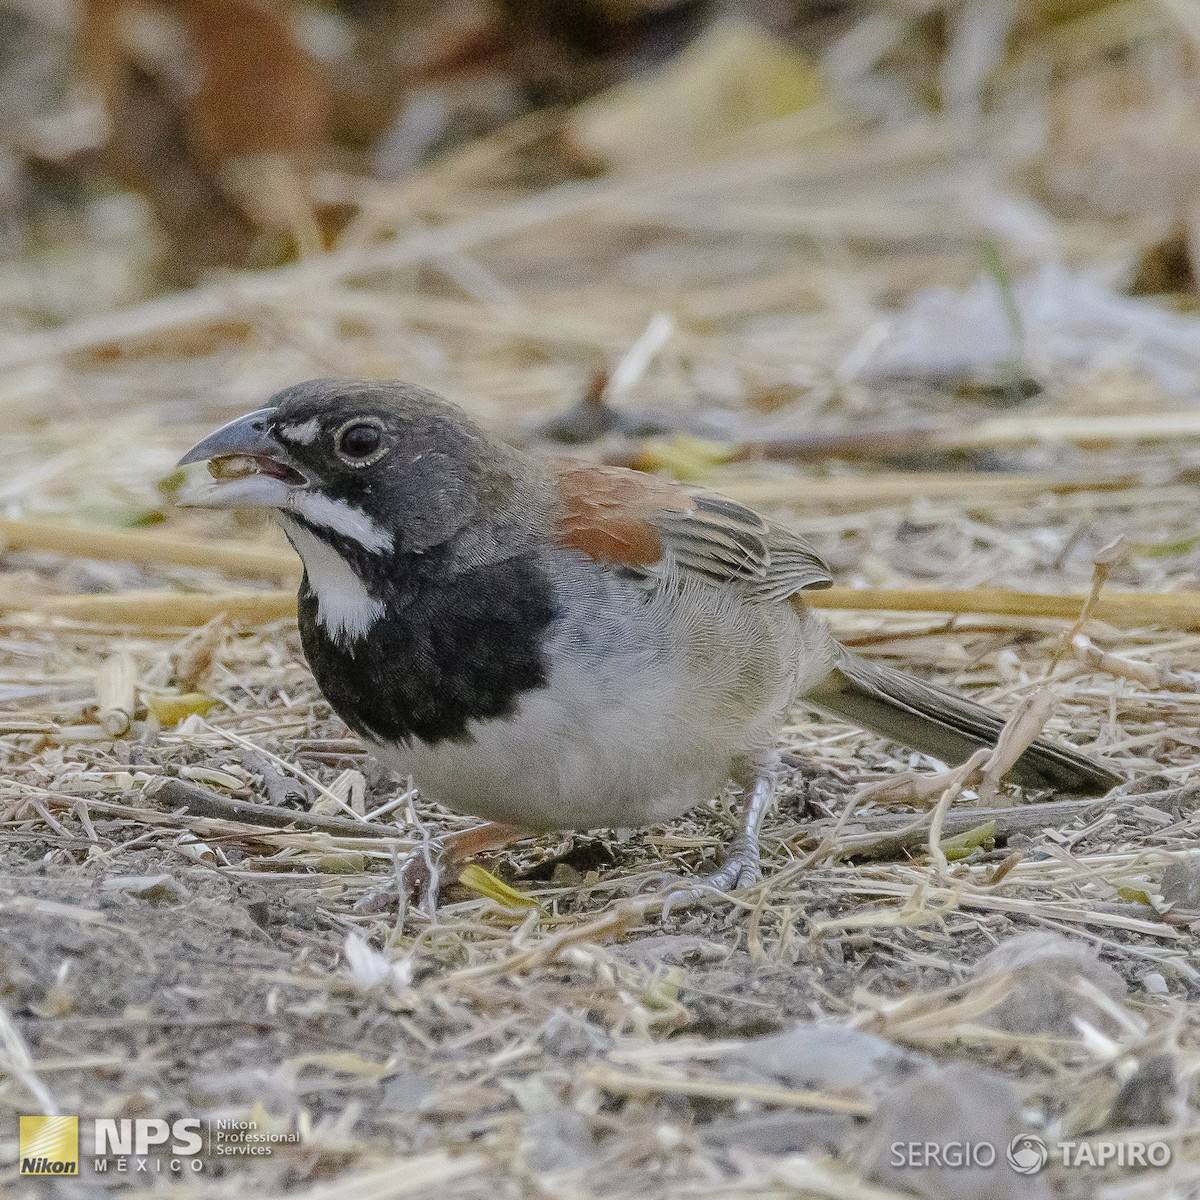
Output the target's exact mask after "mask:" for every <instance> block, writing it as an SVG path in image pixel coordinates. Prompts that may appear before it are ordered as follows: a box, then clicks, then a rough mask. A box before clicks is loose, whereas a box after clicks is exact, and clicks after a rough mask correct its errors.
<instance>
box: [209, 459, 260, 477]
mask: <svg viewBox="0 0 1200 1200" xmlns="http://www.w3.org/2000/svg"><path fill="white" fill-rule="evenodd" d="M208 473H209V474H210V475H211V476H212V477H213V478H214V479H245V478H246V476H247V475H257V474H258V473H259V465H258V459H257V458H254V457H253V456H252V455H249V454H229V455H226V456H224V457H223V458H210V459H209V460H208Z"/></svg>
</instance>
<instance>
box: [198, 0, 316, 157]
mask: <svg viewBox="0 0 1200 1200" xmlns="http://www.w3.org/2000/svg"><path fill="white" fill-rule="evenodd" d="M183 21H184V27H185V29H186V30H187V34H188V38H189V41H190V42H191V45H192V49H193V51H194V53H195V55H196V67H197V68H198V70H199V75H200V78H199V86H198V87H197V89H196V92H195V94H194V95H193V96H191V97H190V99H189V101H188V105H187V116H188V140H189V144H190V145H191V147H192V150H193V151H194V153H195V155H196V157H197V158H198V159H200V160H201V161H203V162H205V163H207V164H208V165H209V166H210V167H214V168H215V167H219V166H221V165H222V164H224V163H227V162H228V161H229V160H230V159H236V158H243V157H246V156H250V155H282V156H284V157H287V158H301V157H304V156H308V155H312V154H315V153H316V152H317V151H318V150H319V149H320V148H321V146H322V145H323V143H324V141H325V129H326V120H327V115H328V108H329V96H328V89H327V86H326V83H325V79H324V76H323V74H322V72H321V69H320V67H319V66H318V64H317V63H316V62H315V61H314V60H313V58H312V57H311V55H309V53H308V51H307V50H305V49H304V48H303V47H302V46H301V45H300V43H299V42H298V41H297V40H296V38H295V36H294V35H293V33H292V31H291V29H290V28H289V26H288V23H287V21H286V20H285V19H284V17H283V16H282V14H281V13H279V12H277V11H275V10H273V9H271V8H269V7H267V6H266V5H265V4H259V3H255V0H190V2H189V3H188V4H187V5H186V7H185V8H184V10H183Z"/></svg>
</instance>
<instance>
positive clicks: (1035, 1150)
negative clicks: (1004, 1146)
mask: <svg viewBox="0 0 1200 1200" xmlns="http://www.w3.org/2000/svg"><path fill="white" fill-rule="evenodd" d="M1005 1157H1006V1158H1007V1159H1008V1165H1009V1166H1010V1167H1012V1169H1013V1170H1014V1171H1016V1173H1017V1174H1018V1175H1036V1174H1037V1173H1038V1172H1039V1171H1040V1170H1041V1169H1042V1168H1043V1167H1044V1166H1045V1165H1046V1161H1047V1160H1048V1159H1049V1157H1050V1151H1049V1150H1047V1149H1046V1143H1045V1142H1043V1141H1042V1139H1041V1138H1040V1137H1038V1136H1037V1134H1036V1133H1018V1134H1017V1136H1016V1137H1015V1138H1013V1140H1012V1141H1011V1142H1009V1143H1008V1150H1007V1151H1006V1152H1005Z"/></svg>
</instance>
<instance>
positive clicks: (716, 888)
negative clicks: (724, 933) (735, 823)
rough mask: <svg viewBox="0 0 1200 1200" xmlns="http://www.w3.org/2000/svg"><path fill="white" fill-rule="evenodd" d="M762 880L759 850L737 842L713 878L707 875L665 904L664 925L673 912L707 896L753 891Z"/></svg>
mask: <svg viewBox="0 0 1200 1200" xmlns="http://www.w3.org/2000/svg"><path fill="white" fill-rule="evenodd" d="M761 878H762V866H761V864H760V862H759V853H758V847H757V846H755V845H752V844H750V843H749V842H748V841H746V840H744V839H742V838H738V839H737V840H736V841H734V842H733V844H732V845H731V846H730V847H729V851H728V853H727V854H726V855H725V860H724V862H722V863H721V866H720V867H719V868H718V869H717V870H716V871H714V872H713V873H712V874H711V875H704V876H702V877H701V878H700V879H698V880H696V882H695V883H694V884H692V885H691V886H690V887H685V888H679V889H677V890H676V891H673V892H671V893H670V894H669V895H668V896H667V898H666V899H665V900H664V901H663V907H662V919H663V920H664V921H665V920H666V919H667V918H668V917H669V916H670V915H671V910H672V909H674V908H682V907H686V906H687V905H689V904H694V903H695V902H696V901H697V900H702V899H703V898H704V897H705V896H719V895H724V894H725V893H726V892H734V891H737V890H738V889H739V888H747V887H753V886H754V885H755V884H756V883H758V881H759V880H760V879H761Z"/></svg>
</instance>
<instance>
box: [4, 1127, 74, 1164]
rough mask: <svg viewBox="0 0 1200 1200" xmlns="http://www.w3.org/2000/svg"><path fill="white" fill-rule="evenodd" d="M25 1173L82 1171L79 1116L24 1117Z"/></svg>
mask: <svg viewBox="0 0 1200 1200" xmlns="http://www.w3.org/2000/svg"><path fill="white" fill-rule="evenodd" d="M18 1150H19V1153H20V1157H21V1174H22V1175H78V1174H79V1118H78V1117H22V1118H21V1134H20V1139H19V1141H18Z"/></svg>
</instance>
